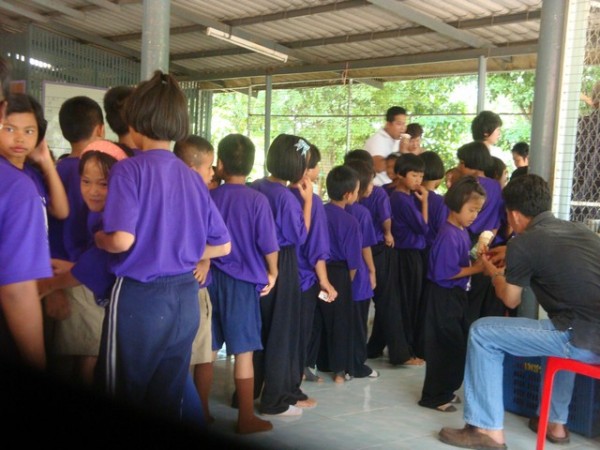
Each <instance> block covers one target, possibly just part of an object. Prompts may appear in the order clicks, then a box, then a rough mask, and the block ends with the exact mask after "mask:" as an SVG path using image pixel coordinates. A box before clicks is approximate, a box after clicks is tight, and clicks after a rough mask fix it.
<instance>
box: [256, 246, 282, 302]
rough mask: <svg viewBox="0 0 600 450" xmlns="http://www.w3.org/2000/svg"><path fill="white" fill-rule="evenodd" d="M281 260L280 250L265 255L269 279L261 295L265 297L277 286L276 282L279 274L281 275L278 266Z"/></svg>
mask: <svg viewBox="0 0 600 450" xmlns="http://www.w3.org/2000/svg"><path fill="white" fill-rule="evenodd" d="M278 260H279V252H278V251H277V252H273V253H269V254H267V255H265V262H266V263H267V279H268V280H269V281H268V284H267V285H266V286H265V287H264V288H263V289H262V291H260V296H261V297H264V296H265V295H267V294H268V293H269V292H271V289H273V287H274V286H275V282H276V281H277V276H278V275H279V269H278V268H277V264H278Z"/></svg>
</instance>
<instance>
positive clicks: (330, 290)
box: [319, 281, 338, 303]
mask: <svg viewBox="0 0 600 450" xmlns="http://www.w3.org/2000/svg"><path fill="white" fill-rule="evenodd" d="M319 286H320V287H321V290H323V291H325V292H327V300H324V301H326V302H327V303H331V302H333V301H334V300H335V299H336V298H337V296H338V293H337V291H336V290H335V288H334V287H333V285H332V284H331V283H330V282H329V281H326V282H323V283H319Z"/></svg>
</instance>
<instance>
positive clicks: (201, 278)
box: [194, 259, 210, 284]
mask: <svg viewBox="0 0 600 450" xmlns="http://www.w3.org/2000/svg"><path fill="white" fill-rule="evenodd" d="M209 270H210V259H202V260H200V261H199V262H198V264H196V268H195V269H194V278H196V281H197V282H198V283H200V284H204V283H206V277H207V276H208V271H209Z"/></svg>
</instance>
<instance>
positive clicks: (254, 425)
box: [235, 416, 273, 434]
mask: <svg viewBox="0 0 600 450" xmlns="http://www.w3.org/2000/svg"><path fill="white" fill-rule="evenodd" d="M272 429H273V424H272V423H271V422H269V421H268V420H262V419H259V418H258V417H256V416H251V417H250V418H248V419H247V420H244V421H240V420H239V419H238V424H237V428H236V430H235V431H236V432H237V433H238V434H251V433H259V432H261V431H269V430H272Z"/></svg>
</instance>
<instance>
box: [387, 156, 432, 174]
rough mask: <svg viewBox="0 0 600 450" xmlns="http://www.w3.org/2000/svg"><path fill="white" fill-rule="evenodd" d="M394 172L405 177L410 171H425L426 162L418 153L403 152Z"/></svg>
mask: <svg viewBox="0 0 600 450" xmlns="http://www.w3.org/2000/svg"><path fill="white" fill-rule="evenodd" d="M394 172H396V173H397V174H398V175H400V176H402V177H405V176H406V174H407V173H408V172H423V173H424V172H425V162H424V161H423V160H422V159H421V158H419V157H418V156H417V155H413V154H412V153H403V154H402V155H400V156H399V157H398V159H397V160H396V163H395V164H394Z"/></svg>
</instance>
